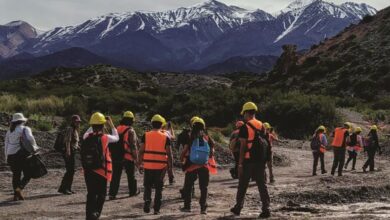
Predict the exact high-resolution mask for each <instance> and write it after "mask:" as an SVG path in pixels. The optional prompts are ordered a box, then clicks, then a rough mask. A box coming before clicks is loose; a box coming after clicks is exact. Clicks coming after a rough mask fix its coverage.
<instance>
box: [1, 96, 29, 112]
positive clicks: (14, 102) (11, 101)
mask: <svg viewBox="0 0 390 220" xmlns="http://www.w3.org/2000/svg"><path fill="white" fill-rule="evenodd" d="M23 108H24V106H23V104H22V103H21V102H20V101H19V99H18V98H17V97H16V96H14V95H1V96H0V111H2V112H9V113H13V112H19V111H22V110H23Z"/></svg>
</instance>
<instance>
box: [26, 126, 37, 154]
mask: <svg viewBox="0 0 390 220" xmlns="http://www.w3.org/2000/svg"><path fill="white" fill-rule="evenodd" d="M23 132H25V135H26V138H27V140H28V141H29V142H30V144H31V146H32V147H33V149H34V151H37V150H38V149H39V147H38V145H37V142H36V141H35V138H34V136H33V134H32V131H31V128H29V127H25V128H24V131H23Z"/></svg>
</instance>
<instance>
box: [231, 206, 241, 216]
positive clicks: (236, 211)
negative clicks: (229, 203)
mask: <svg viewBox="0 0 390 220" xmlns="http://www.w3.org/2000/svg"><path fill="white" fill-rule="evenodd" d="M230 212H231V213H233V214H234V215H237V216H239V215H240V213H241V210H239V209H238V208H236V207H233V208H231V209H230Z"/></svg>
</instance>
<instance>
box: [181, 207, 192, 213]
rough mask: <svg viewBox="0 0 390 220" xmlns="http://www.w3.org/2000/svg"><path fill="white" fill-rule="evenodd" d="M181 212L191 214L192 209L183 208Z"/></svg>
mask: <svg viewBox="0 0 390 220" xmlns="http://www.w3.org/2000/svg"><path fill="white" fill-rule="evenodd" d="M180 211H181V212H191V208H190V207H183V208H181V209H180Z"/></svg>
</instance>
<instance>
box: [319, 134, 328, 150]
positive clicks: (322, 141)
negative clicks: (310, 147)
mask: <svg viewBox="0 0 390 220" xmlns="http://www.w3.org/2000/svg"><path fill="white" fill-rule="evenodd" d="M321 143H322V145H323V146H324V147H326V146H328V139H327V138H326V135H324V134H323V135H322V140H321Z"/></svg>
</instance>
